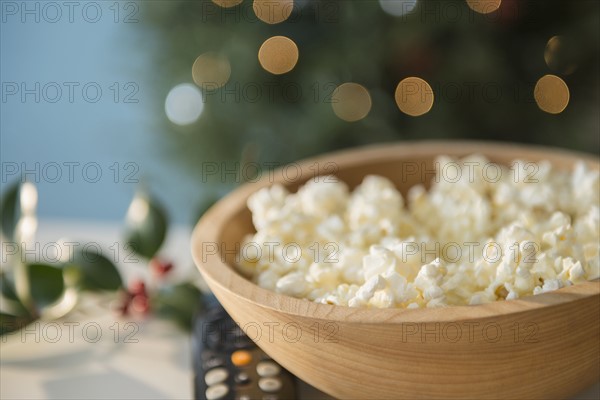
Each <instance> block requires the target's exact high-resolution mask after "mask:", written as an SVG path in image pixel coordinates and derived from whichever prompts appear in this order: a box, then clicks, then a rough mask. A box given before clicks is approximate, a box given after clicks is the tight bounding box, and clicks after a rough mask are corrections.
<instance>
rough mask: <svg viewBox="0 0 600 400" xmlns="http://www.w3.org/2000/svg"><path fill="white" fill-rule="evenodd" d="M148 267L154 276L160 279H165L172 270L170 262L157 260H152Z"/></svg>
mask: <svg viewBox="0 0 600 400" xmlns="http://www.w3.org/2000/svg"><path fill="white" fill-rule="evenodd" d="M150 265H151V266H152V269H153V271H154V273H155V274H156V276H158V277H160V278H163V277H165V276H166V275H167V274H168V273H169V272H170V271H171V270H172V269H173V263H172V262H169V261H163V260H159V259H157V258H154V259H152V261H151V263H150Z"/></svg>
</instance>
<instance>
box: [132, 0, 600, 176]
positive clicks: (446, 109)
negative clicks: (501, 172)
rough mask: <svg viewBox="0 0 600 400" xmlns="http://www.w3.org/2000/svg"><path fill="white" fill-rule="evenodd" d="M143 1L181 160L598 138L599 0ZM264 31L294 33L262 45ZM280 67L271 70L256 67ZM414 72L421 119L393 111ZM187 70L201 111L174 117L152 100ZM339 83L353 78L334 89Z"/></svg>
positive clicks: (170, 144) (576, 142) (594, 141)
mask: <svg viewBox="0 0 600 400" xmlns="http://www.w3.org/2000/svg"><path fill="white" fill-rule="evenodd" d="M143 7H144V13H145V18H144V21H147V24H146V26H145V29H150V30H151V31H153V32H154V33H155V35H153V36H154V37H157V38H158V40H157V41H156V43H157V44H156V47H155V49H156V64H155V67H154V68H153V74H154V77H153V78H154V79H153V84H154V87H155V88H156V90H157V92H156V98H157V100H158V101H157V108H159V107H160V108H161V110H160V114H158V115H159V116H160V119H161V120H162V121H164V124H165V129H164V131H165V134H164V136H163V137H162V138H161V140H162V141H163V143H164V148H165V152H166V153H169V154H170V155H171V157H172V159H174V160H178V162H181V163H182V166H183V168H185V169H186V170H187V171H200V169H201V168H200V165H201V164H200V163H202V162H213V161H214V162H221V161H226V162H233V161H234V160H236V159H237V158H238V157H239V154H240V152H241V151H242V148H243V147H244V146H245V145H246V144H247V143H256V144H257V146H258V147H259V148H260V149H261V152H260V154H261V156H260V161H262V162H288V161H293V160H296V159H299V158H302V157H306V156H308V155H313V154H317V153H322V152H325V151H329V150H333V149H338V148H344V147H350V146H357V145H361V144H366V143H373V142H382V141H393V140H410V139H428V138H469V139H482V140H510V141H516V142H526V143H543V144H546V145H554V146H561V147H566V148H572V149H578V150H584V151H590V152H596V153H597V152H598V149H599V143H600V139H599V137H600V121H599V114H598V105H599V100H600V95H599V90H598V89H599V86H598V85H599V82H600V80H599V74H598V71H599V70H600V68H599V66H600V64H599V59H598V57H599V51H598V50H599V46H600V45H599V38H600V11H599V10H600V3H599V2H598V1H596V0H589V1H588V0H577V1H559V0H557V1H548V0H537V1H528V0H503V1H500V0H455V1H453V0H418V1H417V0H359V1H343V0H339V1H338V0H295V2H293V1H292V0H254V1H252V0H243V1H242V0H212V1H211V0H197V1H169V2H155V1H148V2H143ZM259 17H260V18H259ZM279 21H282V22H279ZM273 36H284V37H287V38H289V39H291V41H292V43H291V44H290V43H289V42H285V41H284V42H280V43H279V44H276V45H274V46H271V47H269V46H267V45H266V44H265V46H266V47H263V49H261V46H263V43H264V42H265V41H266V40H267V39H269V38H271V37H273ZM554 36H558V37H556V38H554V39H552V40H551V38H553V37H554ZM294 44H295V46H294ZM295 47H297V50H298V54H299V58H298V61H297V63H296V64H294V61H295V59H294V54H293V53H294V48H295ZM259 50H261V52H262V53H263V54H262V55H261V61H262V64H263V65H264V68H263V65H261V61H259V56H258V55H259ZM199 56H202V57H201V58H200V59H198V60H197V58H198V57H199ZM195 62H196V64H195ZM269 63H271V64H272V65H271V66H270V67H269ZM286 63H287V64H286ZM192 66H194V76H192ZM289 67H293V68H292V69H291V71H289V72H287V73H283V74H279V75H277V74H273V73H270V72H268V71H267V70H266V69H269V68H271V70H272V71H273V68H275V70H274V72H282V71H277V68H283V70H286V69H289ZM265 68H266V69H265ZM546 74H555V75H556V76H558V77H560V78H561V79H562V80H564V82H565V83H566V85H567V86H568V89H569V92H570V99H569V98H565V94H564V93H562V97H561V95H560V94H558V95H557V94H553V93H550V94H549V96H555V95H556V96H558V97H559V98H558V99H552V98H550V100H549V101H550V102H552V101H554V102H558V103H559V104H558V105H557V107H558V111H560V110H561V109H562V108H563V107H564V104H565V103H566V102H568V106H567V107H566V108H565V109H564V111H562V112H559V113H558V114H551V113H547V112H544V111H542V110H541V109H540V107H539V106H538V104H536V101H535V99H534V86H535V85H536V82H537V81H538V80H539V79H540V78H541V77H543V76H544V75H546ZM411 76H415V77H419V78H422V79H424V80H425V81H426V82H427V83H428V84H429V85H430V86H431V88H432V90H433V97H432V98H431V99H434V102H433V107H432V108H431V110H430V111H429V112H426V113H425V114H424V115H422V116H419V117H413V116H409V115H407V114H406V113H403V112H402V111H401V110H400V109H399V107H398V104H397V101H396V100H397V99H395V91H396V88H397V86H398V84H399V82H400V81H402V80H403V79H405V78H407V77H411ZM194 80H195V81H196V84H197V85H198V87H199V89H200V90H201V93H202V98H203V101H202V104H200V107H202V108H203V109H202V110H201V111H202V112H201V115H200V117H199V118H198V120H197V121H195V122H194V123H191V124H188V125H185V126H178V125H176V124H173V123H170V122H169V121H168V120H167V118H165V117H164V112H163V110H162V108H163V107H164V99H165V98H166V96H167V93H169V91H170V90H171V89H172V88H173V87H175V86H176V85H178V84H181V83H184V82H189V83H193V82H194ZM559 81H560V80H559ZM347 82H354V83H356V84H358V85H361V86H358V85H354V86H352V85H351V86H348V87H346V89H347V90H337V91H336V90H335V89H336V87H338V86H339V85H341V84H343V83H347ZM365 89H366V90H365ZM565 90H566V89H565ZM421 95H422V94H421ZM546 97H548V96H546ZM332 100H333V104H332ZM546 100H548V98H546ZM428 101H429V100H428ZM182 102H183V105H182ZM188 103H189V102H187V101H184V100H180V102H179V103H178V102H177V101H175V102H174V103H173V104H174V105H173V104H172V105H171V106H177V104H179V107H185V106H186V105H187V106H189V105H190V104H188ZM336 104H337V105H336ZM561 104H562V105H561ZM336 107H337V108H336ZM340 107H341V108H340ZM175 111H176V110H175ZM199 111H200V110H199ZM199 111H198V113H199ZM555 112H556V111H555ZM196 116H197V115H196ZM194 118H195V116H194ZM194 118H192V119H194ZM342 118H343V119H342ZM344 119H346V120H344ZM348 120H352V121H353V122H349V121H348ZM186 122H190V121H186ZM173 131H178V132H181V133H183V134H179V135H174V134H173V133H172V132H173ZM193 173H194V172H192V174H193ZM197 173H198V174H199V173H200V172H197Z"/></svg>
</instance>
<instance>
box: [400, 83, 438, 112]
mask: <svg viewBox="0 0 600 400" xmlns="http://www.w3.org/2000/svg"><path fill="white" fill-rule="evenodd" d="M395 98H396V104H397V105H398V108H399V109H400V111H402V112H403V113H405V114H407V115H410V116H412V117H418V116H420V115H423V114H426V113H428V112H429V110H431V107H433V101H434V95H433V89H431V86H430V85H429V83H427V82H426V81H424V80H423V79H421V78H417V77H409V78H406V79H403V80H402V81H401V82H400V83H399V84H398V87H397V88H396V94H395Z"/></svg>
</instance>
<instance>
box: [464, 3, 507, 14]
mask: <svg viewBox="0 0 600 400" xmlns="http://www.w3.org/2000/svg"><path fill="white" fill-rule="evenodd" d="M500 4H502V0H467V5H468V6H469V8H470V9H471V10H473V11H475V12H477V13H479V14H489V13H493V12H494V11H496V10H498V9H499V8H500Z"/></svg>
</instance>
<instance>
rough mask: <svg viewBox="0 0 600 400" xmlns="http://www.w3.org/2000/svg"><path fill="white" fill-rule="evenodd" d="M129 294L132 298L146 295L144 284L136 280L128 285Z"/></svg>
mask: <svg viewBox="0 0 600 400" xmlns="http://www.w3.org/2000/svg"><path fill="white" fill-rule="evenodd" d="M129 293H130V294H132V295H133V296H137V295H144V296H145V295H146V284H145V283H144V281H142V280H140V279H136V280H134V281H133V282H131V283H130V284H129Z"/></svg>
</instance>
